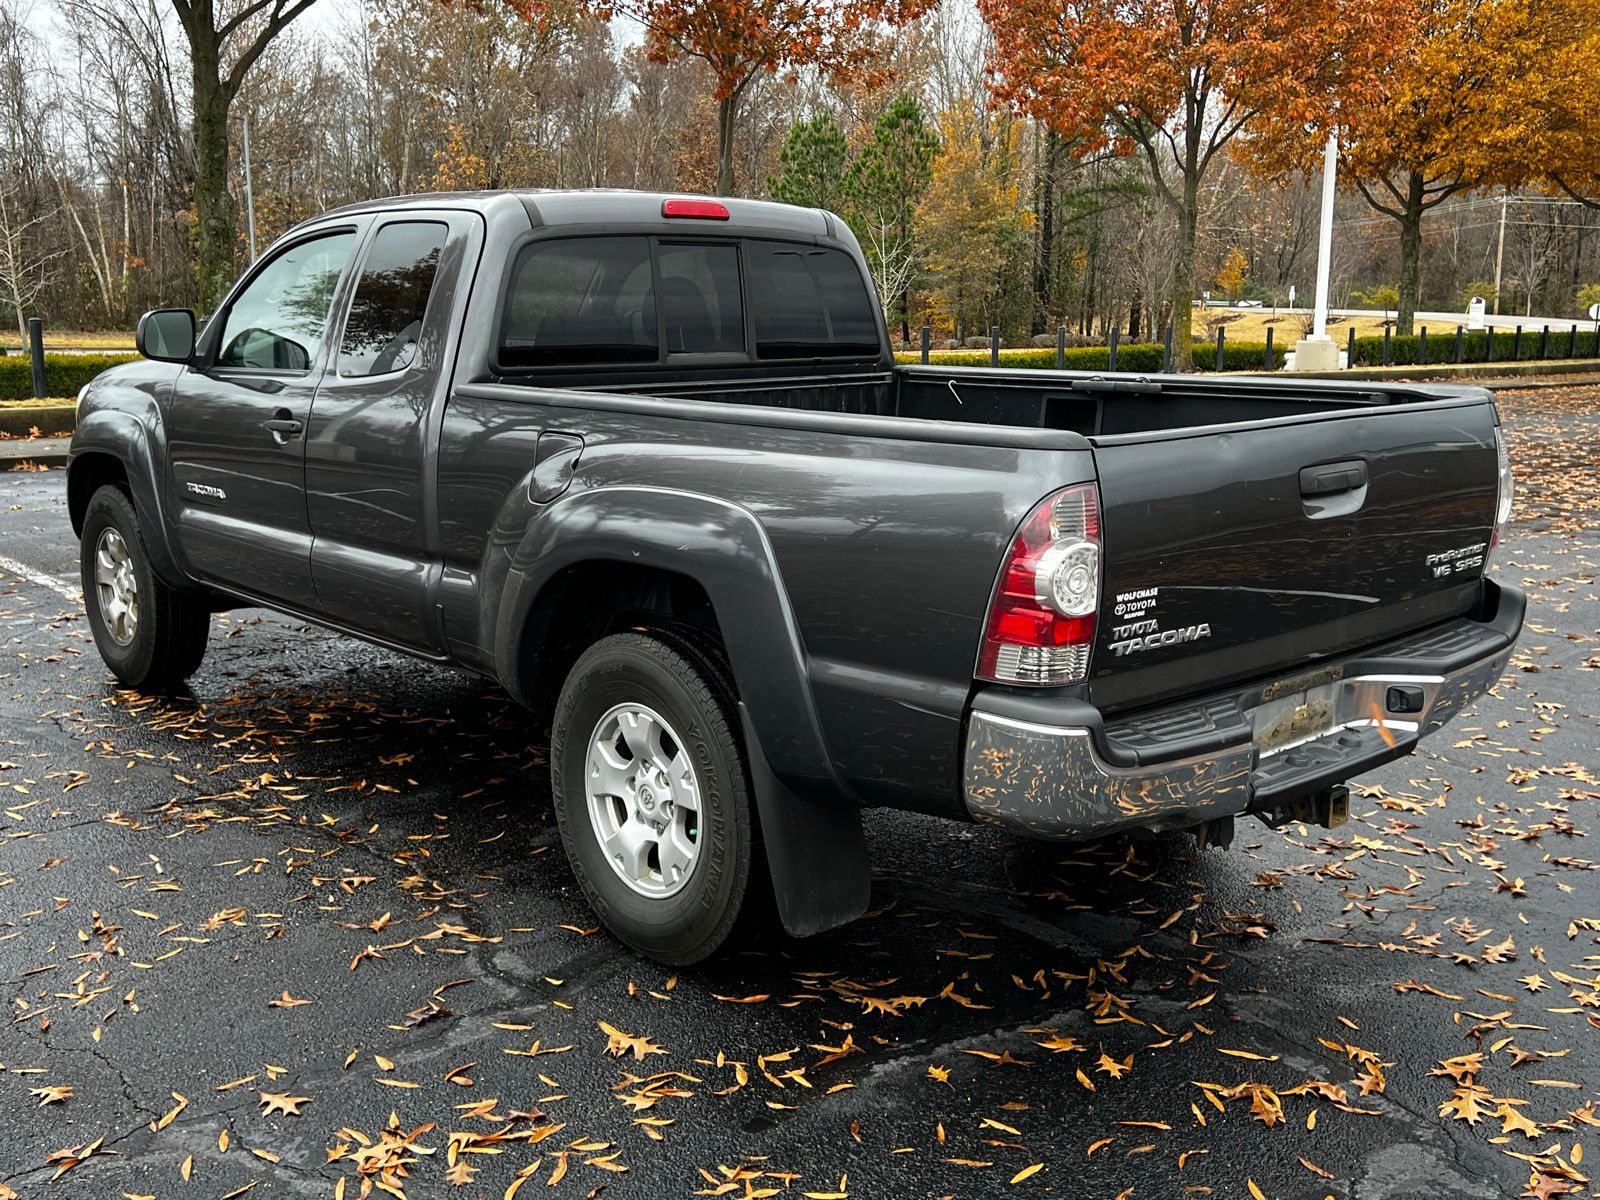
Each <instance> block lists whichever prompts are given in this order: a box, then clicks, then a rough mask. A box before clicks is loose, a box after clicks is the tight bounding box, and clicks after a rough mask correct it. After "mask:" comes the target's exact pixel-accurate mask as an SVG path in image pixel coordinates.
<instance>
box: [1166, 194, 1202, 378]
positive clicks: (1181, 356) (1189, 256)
mask: <svg viewBox="0 0 1600 1200" xmlns="http://www.w3.org/2000/svg"><path fill="white" fill-rule="evenodd" d="M1199 229H1200V189H1199V183H1198V181H1197V180H1194V179H1193V178H1192V177H1191V178H1188V179H1185V180H1184V182H1183V199H1182V202H1181V204H1180V205H1179V207H1178V255H1177V263H1176V269H1175V270H1174V271H1173V273H1172V292H1171V296H1170V299H1171V304H1172V369H1173V370H1174V371H1179V372H1187V371H1191V370H1193V369H1194V280H1195V265H1194V258H1195V253H1196V252H1197V250H1198V248H1199Z"/></svg>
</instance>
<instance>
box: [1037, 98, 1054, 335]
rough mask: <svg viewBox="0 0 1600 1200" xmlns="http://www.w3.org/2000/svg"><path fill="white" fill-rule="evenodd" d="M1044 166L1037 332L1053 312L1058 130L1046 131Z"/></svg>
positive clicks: (1041, 174)
mask: <svg viewBox="0 0 1600 1200" xmlns="http://www.w3.org/2000/svg"><path fill="white" fill-rule="evenodd" d="M1043 142H1044V146H1043V165H1042V168H1041V169H1040V171H1039V173H1038V193H1039V194H1038V200H1037V204H1036V211H1037V212H1038V214H1039V259H1038V263H1037V265H1036V267H1035V269H1034V277H1033V294H1034V304H1035V306H1036V307H1035V308H1034V316H1033V331H1034V332H1035V333H1043V332H1045V325H1046V324H1047V323H1048V319H1049V318H1050V317H1051V316H1052V315H1054V314H1053V312H1052V311H1051V307H1050V300H1051V292H1052V291H1053V290H1054V288H1053V284H1054V282H1055V280H1054V275H1055V254H1056V248H1055V232H1056V151H1057V148H1058V145H1059V138H1058V136H1057V134H1056V131H1055V130H1054V129H1046V130H1045V131H1044V138H1043Z"/></svg>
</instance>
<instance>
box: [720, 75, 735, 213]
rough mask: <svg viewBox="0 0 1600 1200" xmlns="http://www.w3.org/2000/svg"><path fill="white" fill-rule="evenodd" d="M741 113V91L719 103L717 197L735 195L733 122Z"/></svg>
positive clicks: (725, 97)
mask: <svg viewBox="0 0 1600 1200" xmlns="http://www.w3.org/2000/svg"><path fill="white" fill-rule="evenodd" d="M738 111H739V91H738V90H735V91H734V92H733V93H732V94H731V95H728V96H724V97H723V98H722V99H721V100H718V101H717V195H719V196H731V195H733V121H734V117H735V116H736V115H737V114H738Z"/></svg>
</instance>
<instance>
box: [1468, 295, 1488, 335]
mask: <svg viewBox="0 0 1600 1200" xmlns="http://www.w3.org/2000/svg"><path fill="white" fill-rule="evenodd" d="M1487 307H1488V305H1487V303H1486V302H1485V301H1484V298H1483V297H1482V296H1474V297H1473V298H1472V299H1471V300H1469V301H1467V328H1468V329H1482V328H1483V314H1484V310H1485V309H1486V308H1487Z"/></svg>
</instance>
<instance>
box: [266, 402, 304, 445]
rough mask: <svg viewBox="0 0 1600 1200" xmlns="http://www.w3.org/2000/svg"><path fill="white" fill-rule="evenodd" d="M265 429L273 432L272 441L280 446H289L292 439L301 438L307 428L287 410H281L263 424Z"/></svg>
mask: <svg viewBox="0 0 1600 1200" xmlns="http://www.w3.org/2000/svg"><path fill="white" fill-rule="evenodd" d="M261 427H262V428H263V429H270V430H271V431H272V440H273V441H275V442H277V443H278V445H280V446H287V445H288V444H289V439H290V438H295V437H299V436H300V433H301V431H302V430H303V429H305V426H304V425H303V424H302V423H301V422H299V421H297V420H295V419H294V414H293V413H292V412H290V411H289V410H288V409H287V408H280V409H279V410H278V411H277V412H275V413H273V414H272V417H271V418H270V419H269V420H266V421H263V422H261Z"/></svg>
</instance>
